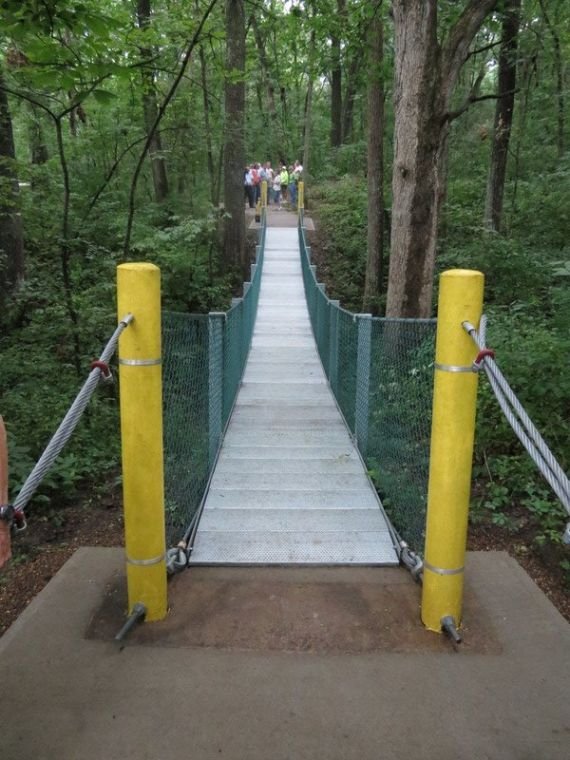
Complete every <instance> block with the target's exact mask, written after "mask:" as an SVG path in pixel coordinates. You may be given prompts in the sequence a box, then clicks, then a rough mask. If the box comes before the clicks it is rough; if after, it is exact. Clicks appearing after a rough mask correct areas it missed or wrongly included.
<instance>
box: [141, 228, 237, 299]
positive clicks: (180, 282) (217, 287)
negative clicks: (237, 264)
mask: <svg viewBox="0 0 570 760" xmlns="http://www.w3.org/2000/svg"><path fill="white" fill-rule="evenodd" d="M216 234H217V228H216V220H215V217H214V216H213V215H210V216H208V217H206V218H205V219H192V218H186V219H180V218H176V217H171V218H170V219H169V223H168V226H165V227H163V228H161V229H152V228H146V229H144V228H142V226H141V225H139V227H138V229H137V238H136V240H135V243H134V253H136V254H138V255H139V256H140V255H141V254H142V256H143V257H145V258H147V259H149V260H151V261H152V262H153V263H154V264H156V265H157V266H159V267H160V269H161V272H162V279H163V287H164V293H165V298H164V301H163V303H164V307H165V308H167V309H171V310H173V311H189V312H208V311H216V310H222V309H226V308H227V307H228V294H229V292H230V291H231V285H232V276H231V273H230V274H228V275H227V276H226V277H220V274H219V261H218V252H217V241H216ZM143 235H144V236H143Z"/></svg>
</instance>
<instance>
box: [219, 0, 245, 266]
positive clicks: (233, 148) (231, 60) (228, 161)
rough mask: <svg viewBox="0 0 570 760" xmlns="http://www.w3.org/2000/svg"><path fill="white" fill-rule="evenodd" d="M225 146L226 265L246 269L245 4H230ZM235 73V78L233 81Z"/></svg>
mask: <svg viewBox="0 0 570 760" xmlns="http://www.w3.org/2000/svg"><path fill="white" fill-rule="evenodd" d="M226 46H227V47H226V71H227V75H228V77H227V79H226V83H225V142H224V205H225V210H226V213H227V214H228V216H227V218H226V219H225V226H224V252H223V255H224V262H225V263H226V266H229V267H231V266H233V265H235V264H240V265H242V266H243V268H244V269H245V267H246V264H247V260H246V259H247V251H246V246H245V204H244V196H243V180H244V166H245V140H244V131H245V81H244V79H243V78H242V79H241V80H240V81H239V82H237V81H235V72H240V73H242V74H243V75H244V76H245V11H244V0H226ZM230 73H231V78H230Z"/></svg>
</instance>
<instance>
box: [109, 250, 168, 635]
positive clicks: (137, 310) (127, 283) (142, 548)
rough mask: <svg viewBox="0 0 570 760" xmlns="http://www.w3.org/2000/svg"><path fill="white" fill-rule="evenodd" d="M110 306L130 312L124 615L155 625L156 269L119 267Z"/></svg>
mask: <svg viewBox="0 0 570 760" xmlns="http://www.w3.org/2000/svg"><path fill="white" fill-rule="evenodd" d="M117 307H118V312H119V319H121V318H122V316H123V315H124V314H127V313H128V312H130V313H132V314H133V315H134V320H133V321H132V323H131V324H130V325H129V327H128V328H127V329H126V330H125V331H124V332H123V334H122V335H121V337H120V339H119V380H120V405H121V446H122V461H123V500H124V509H125V543H126V554H127V585H128V597H129V601H128V604H129V613H130V612H132V610H133V607H134V605H135V604H137V603H141V604H143V605H144V606H145V607H146V620H148V621H151V620H161V619H162V618H163V617H165V615H166V609H167V600H166V563H165V552H166V539H165V527H164V476H163V461H162V372H161V341H160V270H159V269H158V267H156V266H154V264H121V265H120V266H119V267H118V268H117Z"/></svg>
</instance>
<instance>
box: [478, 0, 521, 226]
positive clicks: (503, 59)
mask: <svg viewBox="0 0 570 760" xmlns="http://www.w3.org/2000/svg"><path fill="white" fill-rule="evenodd" d="M520 8H521V0H510V2H509V4H508V6H507V7H506V9H505V15H504V17H503V23H502V34H501V37H502V42H501V49H500V52H499V78H498V83H497V86H498V99H497V105H496V108H495V124H494V128H493V143H492V148H491V164H490V167H489V177H488V181H487V197H486V201H485V227H486V228H487V229H488V230H491V231H494V232H499V231H500V230H501V226H502V217H503V198H504V194H505V179H506V176H507V159H508V155H509V142H510V139H511V127H512V124H513V110H514V105H515V88H516V83H517V48H518V33H519V23H520Z"/></svg>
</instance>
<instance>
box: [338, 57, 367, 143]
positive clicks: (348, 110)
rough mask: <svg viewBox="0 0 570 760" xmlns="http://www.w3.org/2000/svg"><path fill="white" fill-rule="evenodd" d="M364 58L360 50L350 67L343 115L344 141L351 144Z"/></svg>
mask: <svg viewBox="0 0 570 760" xmlns="http://www.w3.org/2000/svg"><path fill="white" fill-rule="evenodd" d="M362 58H363V56H362V50H360V49H359V50H358V52H357V54H356V55H355V56H354V57H353V59H352V61H351V62H350V66H349V67H348V74H347V77H346V92H345V94H344V103H343V115H342V140H343V142H345V143H346V142H349V140H350V139H351V137H352V128H353V124H354V99H355V97H356V89H357V85H358V75H359V73H360V65H361V63H362Z"/></svg>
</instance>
